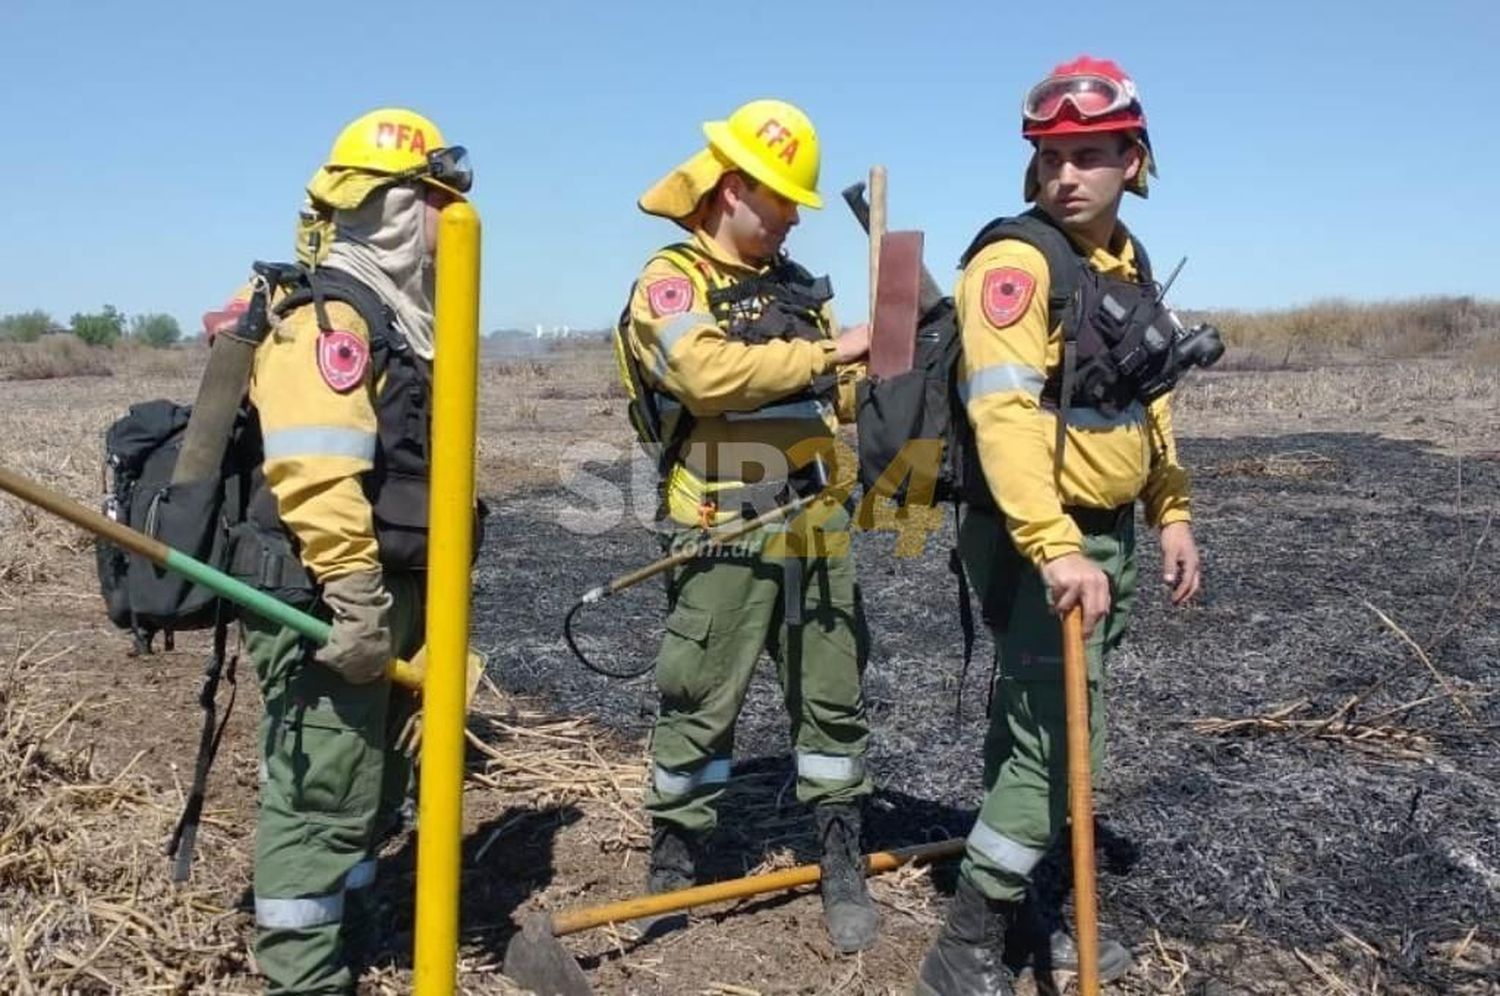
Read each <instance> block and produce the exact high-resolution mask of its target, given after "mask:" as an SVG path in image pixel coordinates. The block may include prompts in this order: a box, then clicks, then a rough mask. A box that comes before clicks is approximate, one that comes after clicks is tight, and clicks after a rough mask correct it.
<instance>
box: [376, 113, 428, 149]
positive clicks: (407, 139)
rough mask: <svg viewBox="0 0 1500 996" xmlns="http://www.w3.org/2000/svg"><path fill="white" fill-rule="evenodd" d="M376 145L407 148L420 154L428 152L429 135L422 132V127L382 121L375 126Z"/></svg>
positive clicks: (377, 146) (389, 147) (379, 147)
mask: <svg viewBox="0 0 1500 996" xmlns="http://www.w3.org/2000/svg"><path fill="white" fill-rule="evenodd" d="M375 147H376V148H377V149H402V148H407V149H410V150H411V151H412V152H415V153H417V154H418V155H424V156H425V155H426V154H427V136H426V135H424V134H422V129H421V128H413V127H412V126H411V125H407V124H401V125H398V124H396V123H395V122H394V121H382V122H380V123H379V124H377V125H376V126H375Z"/></svg>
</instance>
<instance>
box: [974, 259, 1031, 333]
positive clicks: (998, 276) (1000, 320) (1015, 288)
mask: <svg viewBox="0 0 1500 996" xmlns="http://www.w3.org/2000/svg"><path fill="white" fill-rule="evenodd" d="M1034 290H1036V278H1034V277H1033V276H1032V275H1031V274H1029V273H1027V272H1026V271H1025V270H1022V269H1020V268H1018V267H1014V266H997V267H995V268H994V269H991V270H986V271H985V274H984V288H983V290H982V292H981V293H982V296H983V299H984V317H985V318H987V319H989V322H990V324H991V325H993V326H995V327H996V328H1001V329H1003V328H1005V327H1006V326H1007V325H1013V324H1015V322H1016V320H1017V319H1019V318H1020V317H1021V316H1022V315H1024V314H1026V306H1027V305H1028V304H1030V303H1031V294H1032V291H1034Z"/></svg>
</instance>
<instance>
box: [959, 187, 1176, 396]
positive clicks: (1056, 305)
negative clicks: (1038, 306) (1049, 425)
mask: <svg viewBox="0 0 1500 996" xmlns="http://www.w3.org/2000/svg"><path fill="white" fill-rule="evenodd" d="M1129 238H1130V244H1131V248H1132V251H1133V253H1134V255H1135V266H1136V272H1137V273H1138V274H1139V279H1138V280H1126V279H1124V278H1122V277H1115V276H1109V275H1106V274H1102V273H1099V272H1098V271H1097V270H1095V269H1094V268H1093V267H1091V266H1089V265H1088V262H1087V260H1086V259H1085V258H1084V257H1083V256H1082V255H1081V254H1080V253H1079V252H1078V250H1077V249H1076V248H1075V247H1074V245H1073V243H1072V242H1071V241H1070V240H1069V239H1068V237H1067V236H1066V235H1065V234H1063V232H1062V230H1061V229H1059V228H1058V227H1057V226H1056V225H1054V224H1053V223H1052V221H1051V219H1049V218H1048V217H1047V215H1046V214H1045V213H1043V212H1042V211H1040V210H1037V209H1033V210H1031V211H1028V212H1026V213H1025V214H1022V215H1019V216H1017V217H1014V218H999V219H996V220H995V221H993V222H991V223H990V224H988V225H986V226H985V227H984V228H983V229H982V230H981V231H980V233H979V234H978V235H977V236H976V237H975V238H974V241H973V243H971V244H970V246H969V248H968V249H967V250H965V252H964V254H963V257H962V259H961V261H960V265H961V266H967V265H968V264H969V262H970V261H971V260H972V259H973V258H974V257H975V256H976V255H978V253H979V252H980V251H981V250H982V249H984V248H985V247H986V246H988V245H991V244H992V243H995V242H999V241H1001V240H1003V239H1015V240H1017V241H1019V242H1025V243H1026V244H1027V245H1029V246H1032V247H1033V248H1034V249H1036V250H1037V251H1038V252H1040V253H1041V254H1042V256H1043V257H1044V258H1045V259H1046V260H1047V270H1048V274H1049V277H1050V282H1051V290H1050V292H1049V294H1048V296H1047V315H1048V317H1047V322H1048V326H1049V328H1057V327H1058V326H1061V329H1062V336H1063V362H1062V364H1061V365H1060V366H1059V367H1058V368H1057V369H1054V370H1049V371H1047V380H1046V383H1045V385H1044V386H1043V388H1042V403H1043V405H1045V406H1046V407H1049V408H1054V409H1065V408H1092V409H1095V410H1097V411H1098V412H1100V413H1101V414H1103V415H1106V416H1115V415H1119V414H1121V413H1123V412H1125V411H1126V410H1127V409H1129V408H1130V407H1131V406H1132V405H1133V404H1147V403H1149V402H1151V401H1153V400H1155V399H1156V398H1158V397H1160V396H1161V395H1163V394H1165V393H1166V392H1167V391H1170V390H1171V389H1172V387H1173V385H1175V384H1176V382H1177V371H1178V364H1177V363H1176V362H1175V361H1174V357H1173V351H1172V346H1173V343H1174V341H1175V333H1176V331H1177V330H1178V329H1179V328H1180V325H1179V323H1178V322H1177V320H1176V318H1175V317H1174V316H1173V315H1172V313H1171V311H1170V310H1169V309H1167V307H1166V306H1165V305H1164V304H1163V303H1162V301H1161V293H1160V288H1158V287H1157V285H1156V283H1155V281H1154V280H1153V279H1152V275H1151V261H1150V257H1148V256H1147V255H1146V250H1145V247H1144V246H1142V245H1141V244H1140V242H1139V241H1137V240H1136V238H1135V237H1134V236H1130V237H1129Z"/></svg>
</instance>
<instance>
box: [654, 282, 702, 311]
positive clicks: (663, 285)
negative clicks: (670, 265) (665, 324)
mask: <svg viewBox="0 0 1500 996" xmlns="http://www.w3.org/2000/svg"><path fill="white" fill-rule="evenodd" d="M646 300H647V301H649V302H650V304H651V314H653V315H655V316H656V317H657V318H665V317H666V316H667V315H680V314H682V313H683V312H684V311H687V310H688V309H689V308H691V307H692V306H693V282H692V281H691V280H689V279H688V278H687V277H662V278H660V279H659V280H653V281H652V282H651V283H649V284H647V285H646Z"/></svg>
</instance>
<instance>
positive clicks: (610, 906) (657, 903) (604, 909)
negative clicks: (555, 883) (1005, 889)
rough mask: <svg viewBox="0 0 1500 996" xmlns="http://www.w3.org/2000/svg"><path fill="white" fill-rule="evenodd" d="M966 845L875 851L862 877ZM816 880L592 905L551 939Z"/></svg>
mask: <svg viewBox="0 0 1500 996" xmlns="http://www.w3.org/2000/svg"><path fill="white" fill-rule="evenodd" d="M964 845H965V839H964V838H962V837H960V838H957V839H954V840H944V841H939V842H938V843H936V844H921V845H918V846H916V847H903V848H901V849H900V850H896V851H877V852H876V853H874V854H871V855H868V856H866V858H865V862H866V864H865V868H866V874H869V875H874V874H877V873H879V872H887V871H893V870H894V869H896V868H900V867H901V866H902V865H904V864H908V863H910V862H913V861H922V862H928V861H939V860H941V859H943V858H951V857H956V856H957V855H959V854H962V853H963V850H964ZM820 877H822V871H821V869H819V867H818V866H817V865H799V866H798V867H796V868H787V869H784V870H782V871H776V872H769V873H767V874H765V875H750V876H747V877H745V878H735V879H730V880H729V881H727V882H713V883H710V884H709V885H697V886H694V887H692V888H691V889H678V890H676V891H675V892H663V893H661V894H659V895H655V896H642V897H640V898H638V899H624V900H621V901H620V902H618V903H607V904H605V905H603V906H592V907H589V908H588V909H581V910H574V911H572V912H571V913H559V914H557V915H556V916H554V917H553V918H552V935H553V936H554V937H563V936H565V935H567V934H576V933H578V932H579V931H582V930H589V929H591V928H593V927H601V926H603V925H604V924H606V923H623V922H625V921H627V920H638V919H640V918H641V917H646V916H660V915H661V914H663V913H676V912H677V911H679V910H686V909H692V908H693V907H694V906H706V905H708V904H709V903H722V902H726V901H728V900H732V899H744V898H745V897H746V896H758V895H760V894H762V893H766V892H782V891H785V890H786V889H795V888H797V887H798V886H801V885H811V884H812V883H814V882H816V881H818V879H819V878H820Z"/></svg>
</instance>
